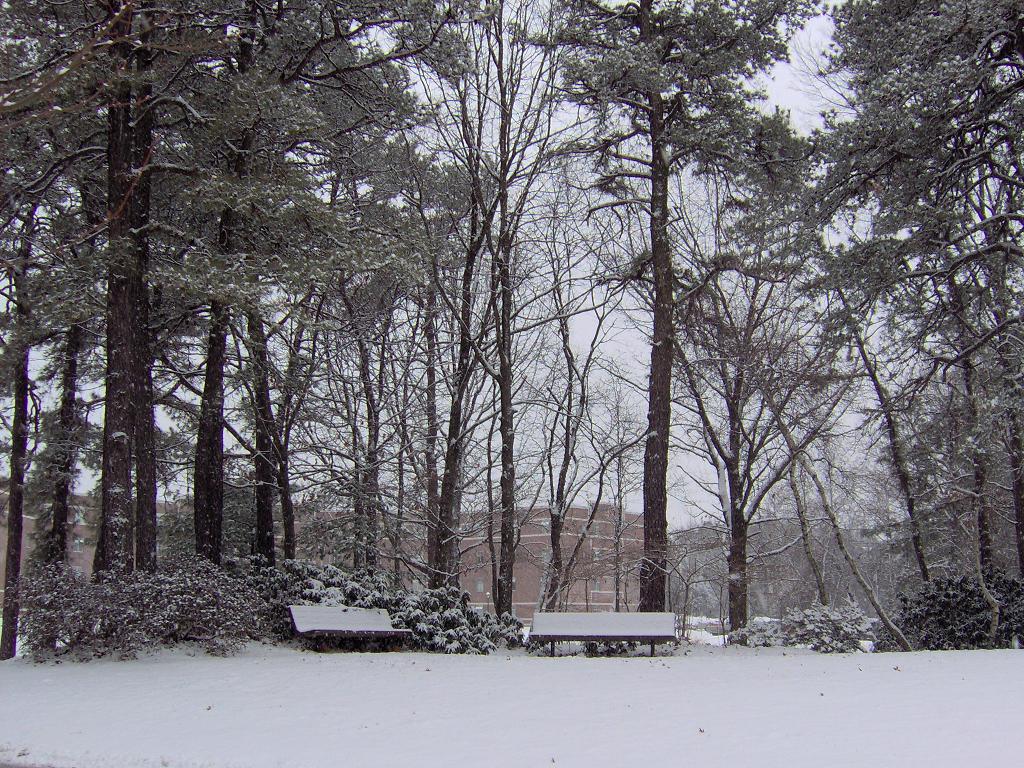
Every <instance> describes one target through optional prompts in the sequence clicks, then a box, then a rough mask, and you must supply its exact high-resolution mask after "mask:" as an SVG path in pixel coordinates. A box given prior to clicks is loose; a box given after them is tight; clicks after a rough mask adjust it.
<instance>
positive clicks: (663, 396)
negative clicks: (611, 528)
mask: <svg viewBox="0 0 1024 768" xmlns="http://www.w3.org/2000/svg"><path fill="white" fill-rule="evenodd" d="M646 5H647V14H648V15H647V17H646V18H645V20H644V22H643V25H644V28H645V31H644V38H645V39H649V38H650V36H651V35H652V31H651V30H650V29H649V27H650V6H649V3H647V4H646ZM648 98H649V103H650V107H651V113H650V114H651V221H650V224H651V266H652V270H653V277H654V324H653V332H652V339H651V368H650V379H649V387H648V404H647V444H646V446H645V450H644V485H643V498H644V558H643V561H642V563H641V565H640V605H639V606H638V608H637V609H638V610H640V611H662V610H664V609H665V589H666V575H667V573H668V516H667V508H668V488H667V485H668V451H669V437H670V435H669V430H670V426H671V404H672V355H673V352H674V348H673V347H674V343H675V341H674V329H673V322H674V317H673V306H674V298H673V291H674V283H675V276H674V274H673V269H672V253H671V248H670V245H669V239H668V180H669V168H668V162H667V160H668V157H667V156H668V154H669V152H670V151H671V150H670V148H669V147H668V145H667V142H666V140H665V137H664V135H663V134H664V128H663V115H664V105H663V103H662V97H661V94H660V93H659V92H651V93H650V94H649V97H648Z"/></svg>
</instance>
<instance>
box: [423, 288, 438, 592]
mask: <svg viewBox="0 0 1024 768" xmlns="http://www.w3.org/2000/svg"><path fill="white" fill-rule="evenodd" d="M427 291H428V292H427V298H426V319H425V321H424V329H423V333H424V336H425V337H426V346H427V349H426V369H427V370H426V374H427V392H426V398H427V403H426V420H427V425H426V426H427V434H426V446H425V448H424V452H425V454H426V456H425V463H426V470H427V572H428V573H430V574H434V573H440V568H439V565H438V564H439V562H440V559H441V554H440V547H439V542H440V537H439V536H438V533H439V531H440V518H439V509H440V491H439V488H438V480H439V478H438V473H437V440H438V434H439V432H440V427H439V422H438V417H437V320H436V309H435V304H436V301H437V300H436V298H435V296H434V286H433V285H431V286H429V287H428V288H427ZM431 580H433V576H431Z"/></svg>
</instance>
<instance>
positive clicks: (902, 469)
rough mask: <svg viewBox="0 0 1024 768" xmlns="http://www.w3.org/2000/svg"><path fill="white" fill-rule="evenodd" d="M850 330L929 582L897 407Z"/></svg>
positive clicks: (860, 339)
mask: <svg viewBox="0 0 1024 768" xmlns="http://www.w3.org/2000/svg"><path fill="white" fill-rule="evenodd" d="M839 298H840V301H842V302H843V306H844V307H845V308H846V309H847V310H848V312H849V305H848V304H847V303H846V296H845V295H844V293H843V292H842V291H840V292H839ZM847 326H848V327H849V329H850V331H851V333H852V334H853V339H854V343H855V344H856V346H857V352H858V354H859V355H860V359H861V362H862V363H863V364H864V370H865V372H866V373H867V374H868V378H869V379H871V386H872V388H873V389H874V391H875V397H876V399H877V400H878V408H879V410H880V411H881V413H882V420H883V422H884V423H885V434H886V438H887V439H888V441H889V458H890V459H891V460H892V467H893V471H894V472H895V474H896V480H897V482H898V483H899V486H900V493H901V494H902V495H903V503H904V504H905V505H906V509H907V520H908V521H909V522H910V544H911V547H912V548H913V550H914V559H915V560H916V561H917V568H918V571H919V572H920V573H921V579H922V581H928V580H929V579H930V578H931V576H930V574H929V572H928V561H927V560H926V559H925V556H924V544H923V541H922V536H921V524H920V521H919V520H918V516H917V510H916V500H915V497H914V492H913V490H912V487H911V482H910V469H909V468H908V467H907V460H906V456H905V455H904V451H903V441H902V440H901V438H900V434H899V428H898V426H897V423H896V406H895V404H894V403H893V401H892V397H890V395H889V391H888V390H887V389H886V387H885V385H884V384H883V383H882V380H881V378H880V377H879V375H878V368H877V367H876V366H875V363H874V361H873V360H872V359H871V356H870V355H868V351H867V345H866V344H865V343H864V338H863V337H862V336H861V334H860V329H859V328H857V327H856V325H855V324H854V322H853V318H852V317H849V318H848V320H847Z"/></svg>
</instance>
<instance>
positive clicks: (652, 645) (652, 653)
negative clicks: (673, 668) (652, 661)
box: [651, 643, 654, 658]
mask: <svg viewBox="0 0 1024 768" xmlns="http://www.w3.org/2000/svg"><path fill="white" fill-rule="evenodd" d="M651 658H654V643H651Z"/></svg>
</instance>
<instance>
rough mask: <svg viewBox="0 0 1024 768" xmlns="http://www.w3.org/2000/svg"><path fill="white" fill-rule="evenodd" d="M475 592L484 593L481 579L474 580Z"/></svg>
mask: <svg viewBox="0 0 1024 768" xmlns="http://www.w3.org/2000/svg"><path fill="white" fill-rule="evenodd" d="M476 591H477V592H479V593H480V594H483V591H484V581H483V579H477V580H476Z"/></svg>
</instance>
